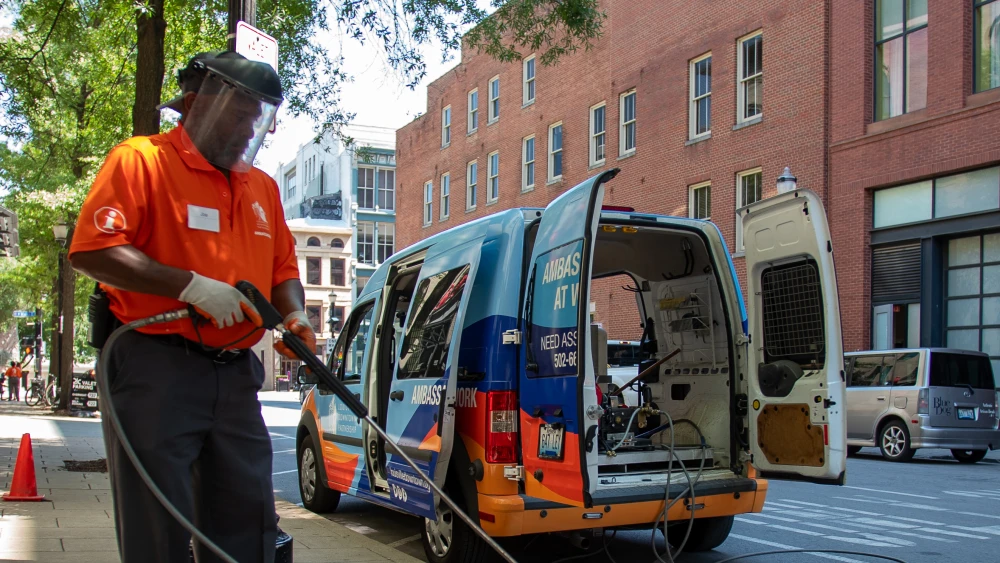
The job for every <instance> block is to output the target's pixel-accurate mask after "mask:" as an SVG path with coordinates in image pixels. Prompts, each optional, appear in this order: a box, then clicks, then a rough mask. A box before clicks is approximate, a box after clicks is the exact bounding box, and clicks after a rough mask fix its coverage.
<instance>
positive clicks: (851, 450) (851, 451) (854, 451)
mask: <svg viewBox="0 0 1000 563" xmlns="http://www.w3.org/2000/svg"><path fill="white" fill-rule="evenodd" d="M860 451H861V446H847V455H848V457H853V456H856V455H858V452H860Z"/></svg>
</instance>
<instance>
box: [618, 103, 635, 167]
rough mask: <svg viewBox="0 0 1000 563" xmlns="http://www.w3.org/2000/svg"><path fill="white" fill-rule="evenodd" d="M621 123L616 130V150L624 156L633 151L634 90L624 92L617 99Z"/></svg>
mask: <svg viewBox="0 0 1000 563" xmlns="http://www.w3.org/2000/svg"><path fill="white" fill-rule="evenodd" d="M618 108H619V112H618V113H619V114H620V116H621V125H620V127H619V131H618V138H619V142H618V152H619V154H620V155H622V156H624V155H627V154H632V153H633V152H635V90H631V91H628V92H625V93H624V94H622V95H621V97H620V98H619V100H618Z"/></svg>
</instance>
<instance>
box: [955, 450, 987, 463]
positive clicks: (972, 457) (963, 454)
mask: <svg viewBox="0 0 1000 563" xmlns="http://www.w3.org/2000/svg"><path fill="white" fill-rule="evenodd" d="M951 455H952V457H954V458H955V459H957V460H958V461H959V463H976V462H979V461H982V459H983V458H984V457H986V450H951Z"/></svg>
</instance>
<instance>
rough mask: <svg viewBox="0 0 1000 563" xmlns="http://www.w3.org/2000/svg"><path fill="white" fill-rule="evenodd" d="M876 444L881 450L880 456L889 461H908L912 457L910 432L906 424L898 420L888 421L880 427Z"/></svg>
mask: <svg viewBox="0 0 1000 563" xmlns="http://www.w3.org/2000/svg"><path fill="white" fill-rule="evenodd" d="M878 445H879V449H881V450H882V457H884V458H885V459H887V460H889V461H910V459H912V458H913V454H914V451H913V448H911V447H910V432H909V431H908V430H907V429H906V425H904V424H903V423H902V422H900V421H898V420H893V421H890V422H889V423H888V424H886V425H885V426H883V427H882V431H881V432H879V440H878Z"/></svg>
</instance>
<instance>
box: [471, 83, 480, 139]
mask: <svg viewBox="0 0 1000 563" xmlns="http://www.w3.org/2000/svg"><path fill="white" fill-rule="evenodd" d="M476 129H479V90H478V89H476V90H473V91H471V92H469V133H472V132H473V131H475V130H476Z"/></svg>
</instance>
